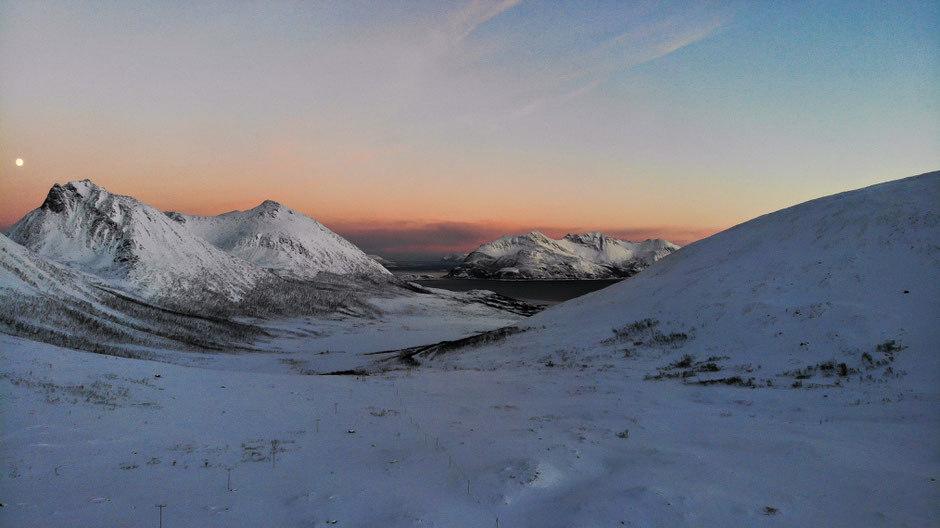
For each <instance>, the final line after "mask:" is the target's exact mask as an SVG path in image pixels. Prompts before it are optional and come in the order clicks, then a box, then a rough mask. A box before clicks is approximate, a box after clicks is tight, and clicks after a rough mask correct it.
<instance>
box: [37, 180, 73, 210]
mask: <svg viewBox="0 0 940 528" xmlns="http://www.w3.org/2000/svg"><path fill="white" fill-rule="evenodd" d="M66 192H67V191H66V190H65V188H64V187H62V186H61V185H59V184H58V183H56V184H55V185H53V186H52V188H51V189H49V194H47V195H46V200H45V201H44V202H42V205H40V206H39V208H40V209H47V210H49V211H52V212H53V213H61V212H62V211H65V204H66V200H67V198H66Z"/></svg>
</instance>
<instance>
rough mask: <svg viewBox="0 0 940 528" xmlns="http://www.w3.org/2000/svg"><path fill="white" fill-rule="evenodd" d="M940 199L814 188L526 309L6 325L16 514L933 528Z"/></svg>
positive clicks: (9, 453)
mask: <svg viewBox="0 0 940 528" xmlns="http://www.w3.org/2000/svg"><path fill="white" fill-rule="evenodd" d="M937 204H940V173H931V174H928V175H923V176H919V177H915V178H908V179H905V180H899V181H896V182H890V183H888V184H883V185H880V186H874V187H870V188H866V189H862V190H860V191H854V192H850V193H845V194H842V195H836V196H832V197H827V198H823V199H820V200H815V201H812V202H808V203H806V204H802V205H800V206H797V207H794V208H790V209H786V210H783V211H780V212H777V213H774V214H771V215H767V216H764V217H761V218H758V219H755V220H753V221H751V222H748V223H745V224H742V225H740V226H737V227H735V228H733V229H731V230H728V231H726V232H723V233H720V234H718V235H716V236H714V237H711V238H709V239H706V240H703V241H700V242H698V243H695V244H692V245H690V246H688V247H686V248H684V249H682V250H680V251H678V252H676V253H674V254H673V255H670V256H669V257H667V258H665V259H663V260H662V261H660V262H658V263H656V264H654V265H653V266H652V267H651V268H650V269H648V270H646V271H644V272H643V273H641V274H639V275H636V276H635V277H632V278H630V279H627V280H625V281H623V282H621V283H619V284H617V285H615V286H612V287H610V288H607V289H605V290H601V291H599V292H596V293H593V294H589V295H587V296H585V297H582V298H579V299H576V300H574V301H570V302H567V303H563V304H561V305H558V306H556V307H554V308H551V309H549V310H546V311H544V312H542V313H540V314H538V315H535V316H533V317H531V318H528V319H525V320H519V319H518V318H515V320H512V321H502V322H501V321H500V320H499V319H500V317H503V316H499V315H498V314H495V313H492V312H486V311H485V308H484V307H477V308H474V309H476V310H480V312H479V313H478V316H479V318H473V317H467V316H466V315H465V314H464V313H463V312H462V311H461V310H454V309H453V306H454V304H453V303H452V301H453V300H447V299H442V298H439V297H433V296H432V297H431V298H433V299H437V300H436V301H434V302H435V303H441V304H440V305H434V304H433V303H431V304H427V305H423V304H421V303H416V302H415V301H413V300H407V299H404V300H403V299H401V298H397V299H396V298H393V297H387V298H384V299H378V300H375V302H376V303H379V304H380V305H381V307H382V310H381V313H382V314H383V315H382V317H380V318H377V319H374V320H371V321H370V320H369V319H367V318H361V317H352V316H349V317H340V316H335V317H333V318H331V319H294V320H288V321H282V322H280V323H271V324H281V325H283V328H282V330H283V333H280V334H277V336H275V337H272V338H271V342H270V343H269V346H270V348H271V349H272V350H273V352H270V353H244V352H243V353H238V354H199V355H195V354H191V353H188V352H181V351H164V353H163V354H162V355H161V356H160V358H159V359H160V360H161V361H159V362H156V361H146V360H139V359H136V360H135V359H125V358H116V357H109V356H103V355H97V354H91V353H87V352H78V351H74V350H68V349H62V348H58V347H54V346H52V345H47V344H39V343H35V342H32V341H26V340H23V339H20V338H14V337H8V336H0V354H2V357H0V365H2V371H0V394H2V395H3V403H2V405H3V407H2V423H3V429H2V433H0V434H2V436H0V441H2V462H3V464H4V467H3V473H2V474H0V502H2V503H3V504H4V506H3V507H2V508H0V524H2V525H4V526H8V525H9V526H33V525H37V524H39V525H44V526H99V525H107V526H123V525H132V526H148V525H153V526H156V524H157V518H158V510H157V508H156V507H155V505H156V504H166V508H165V509H164V511H163V522H164V526H226V527H228V526H376V527H378V526H382V527H385V526H402V527H405V526H407V527H411V526H474V527H476V526H497V525H499V526H504V527H506V526H598V527H600V526H669V527H672V526H764V525H766V526H853V527H854V526H912V527H915V526H916V527H921V526H936V525H937V524H938V523H940V507H938V505H940V490H938V484H937V481H936V479H937V476H938V473H940V449H938V448H940V440H938V439H940V392H938V386H937V379H938V374H940V361H938V356H937V352H938V347H937V343H938V342H940V329H938V326H937V322H938V317H937V315H938V314H940V301H938V299H940V281H938V277H940V273H938V272H940V248H938V246H937V241H938V240H940V213H938V208H937ZM382 303H384V304H382ZM447 307H450V308H449V309H448V308H447ZM506 322H509V323H512V324H514V325H515V326H516V327H518V328H519V329H520V331H519V332H518V333H515V334H512V335H509V336H508V337H505V338H503V339H501V340H500V339H498V338H493V339H491V340H489V342H486V343H483V344H480V345H478V346H467V347H464V348H457V349H450V350H444V349H438V350H437V352H436V355H435V353H434V352H428V353H425V354H418V355H417V356H415V357H414V358H413V359H416V360H417V361H418V362H420V363H421V366H419V367H414V366H412V363H411V362H400V361H398V360H397V358H398V357H399V356H400V354H398V353H395V352H388V353H382V354H376V355H371V354H368V352H378V351H383V350H390V349H397V348H404V347H409V346H414V345H418V344H422V343H432V342H434V341H435V340H441V339H454V338H456V337H461V336H465V335H467V334H469V333H471V332H472V330H473V329H474V328H476V329H478V330H487V329H492V328H496V327H497V326H501V325H503V324H506ZM360 330H362V331H360ZM291 332H293V333H291ZM334 369H336V370H340V369H342V370H353V369H362V370H366V371H369V372H370V373H371V375H368V376H363V375H346V376H318V375H310V374H311V373H312V372H324V371H330V370H334ZM228 469H231V488H233V489H231V490H230V489H229V486H228V481H227V477H228V476H229V472H228V471H227V470H228Z"/></svg>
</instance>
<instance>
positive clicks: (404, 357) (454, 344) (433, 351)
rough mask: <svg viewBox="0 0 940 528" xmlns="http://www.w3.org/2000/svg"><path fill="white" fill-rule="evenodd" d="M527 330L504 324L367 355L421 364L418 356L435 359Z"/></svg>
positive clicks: (412, 364) (413, 364)
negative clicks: (469, 333)
mask: <svg viewBox="0 0 940 528" xmlns="http://www.w3.org/2000/svg"><path fill="white" fill-rule="evenodd" d="M526 330H527V329H526V328H519V327H517V326H504V327H502V328H497V329H496V330H490V331H489V332H483V333H482V334H476V335H472V336H470V337H464V338H461V339H455V340H453V341H441V342H439V343H434V344H431V345H420V346H415V347H410V348H402V349H398V350H384V351H381V352H370V353H368V354H366V355H380V354H395V356H394V357H391V358H387V359H386V360H385V361H395V360H397V361H398V362H399V363H404V364H406V365H411V366H416V365H420V364H421V363H420V362H419V361H418V360H417V359H416V356H422V357H424V358H427V359H434V358H435V357H437V356H439V355H441V354H446V353H448V352H453V351H455V350H459V349H461V348H467V347H472V346H480V345H489V344H492V343H497V342H499V341H502V340H504V339H506V338H507V337H509V336H511V335H514V334H520V333H522V332H525V331H526Z"/></svg>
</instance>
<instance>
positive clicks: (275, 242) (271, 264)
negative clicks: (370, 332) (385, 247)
mask: <svg viewBox="0 0 940 528" xmlns="http://www.w3.org/2000/svg"><path fill="white" fill-rule="evenodd" d="M167 216H168V217H169V218H171V219H173V220H174V221H175V222H176V223H177V224H178V225H180V226H183V227H184V228H185V229H188V230H189V232H191V233H193V234H195V235H196V236H198V237H200V238H203V239H205V240H207V241H208V242H210V243H211V244H213V245H214V246H216V247H218V248H219V249H222V250H223V251H226V252H228V253H230V254H231V255H234V256H236V257H239V258H241V259H244V260H247V261H248V262H251V263H252V264H255V265H257V266H260V267H262V268H267V269H269V270H271V271H273V272H274V273H276V274H278V275H280V276H282V277H284V278H290V279H301V280H311V279H314V278H316V276H317V275H318V274H320V273H321V272H328V273H335V274H339V275H365V276H370V277H389V276H391V274H390V273H389V271H388V270H386V269H385V268H383V267H382V265H381V264H379V263H378V262H376V261H375V260H373V259H371V258H369V257H368V256H367V255H366V254H365V253H363V252H362V251H361V250H360V249H359V248H357V247H356V246H354V245H353V244H351V243H350V242H349V241H347V240H346V239H344V238H343V237H341V236H339V235H337V234H336V233H334V232H332V231H330V230H329V229H327V228H326V227H324V226H323V225H322V224H320V222H317V221H316V220H314V219H313V218H310V217H309V216H307V215H304V214H301V213H298V212H297V211H294V210H292V209H290V208H288V207H284V206H283V205H281V204H279V203H277V202H274V201H271V200H266V201H265V202H264V203H262V204H261V205H259V206H258V207H255V208H254V209H249V210H247V211H232V212H229V213H225V214H222V215H219V216H195V215H187V214H182V213H167Z"/></svg>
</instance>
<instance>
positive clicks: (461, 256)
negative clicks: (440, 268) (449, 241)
mask: <svg viewBox="0 0 940 528" xmlns="http://www.w3.org/2000/svg"><path fill="white" fill-rule="evenodd" d="M469 255H470V253H448V254H446V255H444V256H443V257H441V261H442V262H463V261H464V260H466V259H467V257H468V256H469Z"/></svg>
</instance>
